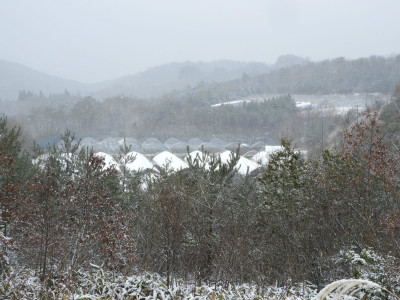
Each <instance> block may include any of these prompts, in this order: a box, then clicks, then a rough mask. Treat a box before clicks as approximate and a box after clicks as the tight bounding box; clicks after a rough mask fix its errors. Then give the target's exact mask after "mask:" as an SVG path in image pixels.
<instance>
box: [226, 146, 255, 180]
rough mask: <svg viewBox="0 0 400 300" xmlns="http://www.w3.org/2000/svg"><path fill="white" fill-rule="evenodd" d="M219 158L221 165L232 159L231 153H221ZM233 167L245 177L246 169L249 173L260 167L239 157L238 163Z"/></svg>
mask: <svg viewBox="0 0 400 300" xmlns="http://www.w3.org/2000/svg"><path fill="white" fill-rule="evenodd" d="M220 157H221V162H222V163H223V164H227V163H228V162H229V161H230V160H231V159H232V152H231V151H225V152H222V153H221V154H220ZM235 167H236V168H238V173H239V174H242V175H246V173H247V169H248V170H249V173H250V172H252V171H254V170H255V169H257V168H259V167H260V165H259V164H257V163H256V162H254V161H251V160H250V159H247V158H245V157H243V156H240V157H239V161H238V162H237V164H236V166H235Z"/></svg>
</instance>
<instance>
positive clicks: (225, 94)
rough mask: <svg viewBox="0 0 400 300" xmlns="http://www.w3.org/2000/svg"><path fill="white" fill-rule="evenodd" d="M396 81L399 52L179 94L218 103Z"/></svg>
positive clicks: (384, 88) (369, 88)
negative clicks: (253, 96)
mask: <svg viewBox="0 0 400 300" xmlns="http://www.w3.org/2000/svg"><path fill="white" fill-rule="evenodd" d="M399 82H400V56H393V57H388V58H384V57H379V56H371V57H369V58H360V59H356V60H346V59H344V58H337V59H333V60H325V61H321V62H308V63H306V64H301V65H294V66H290V67H286V68H281V69H278V70H274V71H271V72H270V73H268V74H263V75H258V76H253V77H248V76H245V77H243V78H241V79H237V80H233V81H231V82H226V83H221V84H211V85H207V86H205V87H204V86H199V87H197V88H193V89H189V90H186V91H185V92H186V93H184V94H182V97H183V98H190V99H195V100H198V99H202V100H206V101H209V102H212V103H218V102H221V101H228V100H233V99H236V98H241V97H246V96H249V95H254V94H287V93H290V94H321V95H324V94H334V93H342V94H345V93H366V92H368V93H376V92H379V93H384V94H388V93H389V94H390V93H391V92H392V91H393V90H394V88H395V87H396V85H397V84H398V83H399Z"/></svg>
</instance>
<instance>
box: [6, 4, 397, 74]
mask: <svg viewBox="0 0 400 300" xmlns="http://www.w3.org/2000/svg"><path fill="white" fill-rule="evenodd" d="M399 16H400V1H399V0H243V1H242V0H142V1H136V0H57V1H55V0H0V59H2V60H8V61H13V62H18V63H21V64H24V65H27V66H30V67H32V68H34V69H37V70H40V71H43V72H45V73H49V74H51V75H56V76H59V77H63V78H68V79H75V80H80V81H85V82H95V81H99V80H106V79H113V78H116V77H120V76H124V75H128V74H134V73H136V72H139V71H142V70H145V69H147V68H148V67H152V66H156V65H160V64H165V63H169V62H174V61H212V60H219V59H231V60H239V61H260V62H266V63H274V62H275V60H276V58H277V57H278V56H279V55H282V54H295V55H300V56H304V57H309V58H310V59H312V60H322V59H326V58H334V57H339V56H344V57H346V58H358V57H366V56H370V55H391V54H399V53H400V38H399V37H400V17H399Z"/></svg>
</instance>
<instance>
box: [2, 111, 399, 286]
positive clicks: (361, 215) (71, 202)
mask: <svg viewBox="0 0 400 300" xmlns="http://www.w3.org/2000/svg"><path fill="white" fill-rule="evenodd" d="M0 131H1V138H0V172H1V173H0V187H1V189H0V193H1V194H0V201H1V203H0V204H1V219H0V229H1V236H0V241H1V243H0V246H1V256H0V261H1V264H0V266H1V276H6V274H7V272H8V270H9V268H10V267H11V266H18V267H19V268H22V267H25V268H29V269H33V270H36V272H38V273H39V274H40V275H41V277H42V279H43V280H45V279H48V278H60V276H62V278H63V279H62V280H65V282H66V284H68V282H69V281H68V280H70V281H71V280H72V281H73V280H74V274H75V273H74V272H76V271H77V270H81V269H85V268H88V266H89V264H90V263H93V264H96V265H99V266H103V267H104V268H109V269H111V270H114V271H115V272H128V273H129V272H135V271H136V270H150V271H154V272H158V273H161V274H163V275H165V276H166V277H167V285H168V284H169V283H170V282H171V280H173V279H178V278H180V279H183V280H187V281H198V282H211V283H213V282H215V283H219V284H221V283H223V284H228V283H242V282H255V283H259V284H266V283H270V284H275V283H276V282H278V283H279V284H285V283H287V282H288V281H289V280H293V281H294V282H300V281H306V280H307V281H310V282H312V283H314V284H317V285H323V284H325V283H326V281H332V280H334V279H340V278H344V277H346V278H347V277H350V276H357V274H358V273H357V272H358V270H359V269H357V268H358V267H359V266H358V265H346V264H344V262H343V261H341V260H340V259H338V256H339V253H340V252H341V251H344V252H346V251H356V252H357V251H358V252H359V251H362V250H363V249H370V248H372V249H374V251H376V252H377V253H381V254H382V255H389V254H390V255H391V256H392V257H393V264H389V263H388V264H386V265H383V266H380V267H379V268H380V269H379V274H380V275H382V276H381V277H379V279H377V280H379V283H381V284H384V285H385V286H387V287H389V288H390V286H396V285H397V286H398V283H395V282H393V281H391V280H392V279H393V278H395V276H397V275H398V272H399V270H398V268H396V266H398V263H397V262H398V260H397V259H398V258H399V256H400V247H399V245H398V243H397V241H398V240H399V238H400V236H399V234H400V233H399V232H400V231H399V230H398V229H399V228H400V198H399V196H400V194H399V186H398V182H399V176H400V173H399V166H398V152H396V151H392V150H391V149H389V148H388V147H386V146H385V144H384V143H383V141H384V140H383V136H382V135H381V132H380V126H379V124H378V121H377V115H376V114H370V115H367V116H366V117H365V118H364V119H362V120H360V121H359V122H358V123H356V124H354V125H353V126H352V127H351V128H350V129H349V130H348V131H347V132H346V133H345V137H344V140H345V142H344V144H343V147H342V148H341V149H339V150H338V151H337V152H336V153H333V152H330V151H327V150H326V151H324V153H323V155H322V156H321V157H318V158H316V159H308V160H306V159H305V158H304V157H302V155H300V153H298V152H296V151H295V150H294V149H293V145H291V143H290V141H288V140H282V146H283V149H282V150H281V151H279V152H277V153H275V154H273V155H272V156H271V157H270V161H269V164H268V166H267V167H266V168H265V170H264V171H263V172H262V173H261V175H260V176H259V177H258V178H254V177H251V176H249V175H247V176H239V175H238V173H237V171H236V170H235V168H234V166H235V165H236V162H237V159H238V155H237V154H236V153H232V158H231V160H230V162H228V163H227V164H222V163H221V161H220V159H218V158H215V157H213V156H208V155H207V154H204V155H202V156H199V157H197V158H196V159H194V160H193V161H189V168H188V169H185V170H182V171H179V172H170V171H169V170H168V169H164V170H161V171H160V172H159V173H151V174H149V173H147V174H142V173H131V172H129V171H128V170H127V169H126V168H125V167H124V166H125V165H126V164H127V163H128V162H129V160H128V161H127V160H122V159H121V158H122V157H123V156H122V155H121V156H119V157H116V159H117V161H118V167H119V169H120V170H121V171H119V172H117V171H116V169H115V168H114V167H110V168H106V167H105V164H104V161H102V159H99V158H97V157H96V156H93V154H92V153H91V152H90V150H88V149H86V150H85V149H82V150H80V151H79V152H78V147H77V146H78V145H77V144H75V143H74V142H73V140H74V137H73V135H72V134H70V133H69V132H67V133H66V134H65V135H64V137H63V140H62V143H61V144H60V145H59V146H58V147H53V148H50V149H48V152H47V154H46V155H40V149H34V151H32V152H31V153H23V152H22V151H21V144H20V141H19V139H18V136H19V131H18V129H17V128H16V127H13V128H9V127H8V126H7V122H6V120H5V119H4V118H3V119H1V122H0ZM128 152H129V149H127V148H123V147H122V148H121V154H125V153H128ZM32 159H35V160H32ZM133 159H134V157H132V158H131V160H133ZM32 162H33V163H32ZM375 263H377V262H376V261H374V259H372V260H368V264H371V266H372V267H371V268H375V267H376V265H375ZM363 267H368V266H363ZM377 278H378V277H377ZM50 282H51V281H49V283H50Z"/></svg>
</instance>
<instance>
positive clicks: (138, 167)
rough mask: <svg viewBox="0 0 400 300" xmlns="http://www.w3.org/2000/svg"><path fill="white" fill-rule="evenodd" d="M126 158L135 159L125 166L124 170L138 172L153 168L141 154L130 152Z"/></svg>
mask: <svg viewBox="0 0 400 300" xmlns="http://www.w3.org/2000/svg"><path fill="white" fill-rule="evenodd" d="M126 156H131V157H134V158H135V159H134V160H133V161H132V162H130V163H128V164H126V168H127V169H128V170H130V171H137V172H138V171H143V170H146V169H152V168H153V164H152V163H151V162H150V161H149V160H148V159H147V158H146V157H145V156H144V155H143V154H140V153H137V152H134V151H132V152H129V153H128V154H126Z"/></svg>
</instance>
